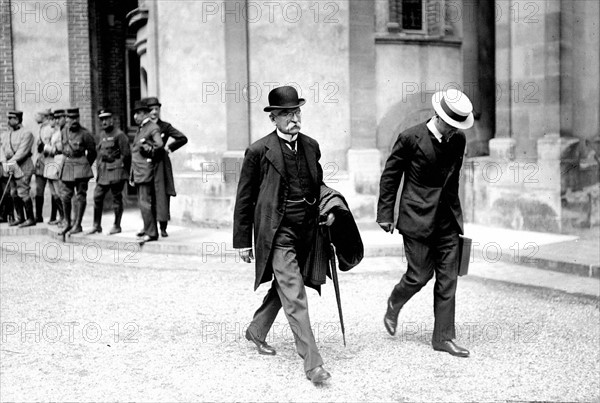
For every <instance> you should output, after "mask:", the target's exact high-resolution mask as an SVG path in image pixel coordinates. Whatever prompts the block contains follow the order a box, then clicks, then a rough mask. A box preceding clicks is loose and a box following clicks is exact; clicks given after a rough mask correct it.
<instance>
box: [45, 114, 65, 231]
mask: <svg viewBox="0 0 600 403" xmlns="http://www.w3.org/2000/svg"><path fill="white" fill-rule="evenodd" d="M66 124H67V111H66V110H65V109H57V110H55V111H54V130H55V131H54V134H53V135H52V139H51V140H50V147H46V146H45V147H44V152H47V153H48V154H49V156H50V157H52V158H53V163H50V164H47V165H46V167H45V174H44V176H46V178H48V180H50V182H51V185H52V186H53V187H54V189H55V191H56V195H57V203H56V210H55V209H54V207H52V210H51V211H50V221H48V225H58V228H64V226H65V224H66V222H65V215H64V211H63V204H62V194H63V186H64V184H63V182H62V181H61V180H60V175H61V172H62V167H63V163H64V158H65V157H64V155H63V154H62V130H63V129H64V127H65V125H66ZM57 212H58V214H59V216H60V219H57V218H56V213H57Z"/></svg>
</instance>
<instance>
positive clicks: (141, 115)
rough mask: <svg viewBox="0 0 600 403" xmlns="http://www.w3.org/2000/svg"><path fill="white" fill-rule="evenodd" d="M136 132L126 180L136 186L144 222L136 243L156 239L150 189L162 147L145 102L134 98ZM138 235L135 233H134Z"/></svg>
mask: <svg viewBox="0 0 600 403" xmlns="http://www.w3.org/2000/svg"><path fill="white" fill-rule="evenodd" d="M133 112H134V115H133V117H134V119H135V122H136V123H137V124H138V125H139V129H138V132H137V133H136V135H135V138H134V139H133V145H132V147H131V172H130V175H129V182H130V184H131V185H132V186H133V185H135V187H136V188H137V192H138V204H139V207H140V212H141V213H142V220H143V221H144V229H143V230H142V231H141V232H142V233H143V235H140V237H139V242H140V244H144V243H146V242H151V241H156V240H157V239H158V229H157V228H156V193H155V191H154V172H155V168H156V162H155V158H156V153H157V150H159V149H160V148H162V147H163V142H162V139H161V138H160V129H159V127H158V125H157V124H156V123H154V122H152V120H151V119H150V108H148V105H146V103H145V102H142V101H136V103H135V107H134V109H133ZM138 235H139V234H138Z"/></svg>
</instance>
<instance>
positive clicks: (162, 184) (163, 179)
mask: <svg viewBox="0 0 600 403" xmlns="http://www.w3.org/2000/svg"><path fill="white" fill-rule="evenodd" d="M156 124H157V125H158V127H159V129H160V137H161V139H162V142H163V144H164V148H168V149H169V151H170V152H174V151H176V150H178V149H179V148H181V147H183V146H184V145H185V144H186V143H187V142H188V139H187V137H186V136H185V134H183V133H181V132H180V131H179V130H177V129H176V128H174V127H173V126H172V125H171V124H170V123H169V122H164V121H162V120H160V119H158V121H157V122H156ZM170 138H172V139H173V141H172V142H171V143H170V144H167V142H168V141H169V139H170ZM164 148H163V149H160V150H157V153H156V158H155V161H156V164H155V167H154V189H155V194H156V219H157V220H158V221H169V219H170V218H171V217H170V214H169V197H171V196H176V195H177V192H176V191H175V179H174V178H173V167H172V165H171V159H170V158H169V154H168V153H167V152H166V151H165V149H164Z"/></svg>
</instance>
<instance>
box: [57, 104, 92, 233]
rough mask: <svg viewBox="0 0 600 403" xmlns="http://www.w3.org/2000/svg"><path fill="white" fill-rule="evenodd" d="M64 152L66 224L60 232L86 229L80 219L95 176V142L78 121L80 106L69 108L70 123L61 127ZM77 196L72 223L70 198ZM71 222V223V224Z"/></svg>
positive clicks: (63, 196)
mask: <svg viewBox="0 0 600 403" xmlns="http://www.w3.org/2000/svg"><path fill="white" fill-rule="evenodd" d="M61 143H62V153H63V154H64V156H65V160H64V165H63V168H62V173H61V180H62V181H63V184H64V186H63V194H62V203H63V210H64V215H65V221H66V224H65V227H64V228H63V229H62V230H61V232H60V235H71V234H78V233H80V232H82V231H83V229H82V228H81V220H82V219H83V214H84V213H85V207H86V199H87V190H88V182H89V180H90V179H91V178H93V177H94V174H93V172H92V164H93V163H94V160H95V159H96V142H95V141H94V137H93V136H92V135H91V133H90V132H89V130H88V129H86V128H85V127H83V126H81V124H80V123H79V108H71V109H67V124H66V126H65V127H64V129H63V131H62V140H61ZM73 195H75V197H76V204H75V206H76V209H75V212H76V213H75V222H74V223H71V199H72V198H73ZM71 224H72V225H71Z"/></svg>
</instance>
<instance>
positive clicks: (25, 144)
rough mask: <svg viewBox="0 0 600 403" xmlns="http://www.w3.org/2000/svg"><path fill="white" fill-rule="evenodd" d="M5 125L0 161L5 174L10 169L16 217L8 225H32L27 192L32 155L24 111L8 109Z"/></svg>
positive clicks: (32, 218) (30, 137) (7, 174)
mask: <svg viewBox="0 0 600 403" xmlns="http://www.w3.org/2000/svg"><path fill="white" fill-rule="evenodd" d="M8 126H9V130H8V132H6V133H4V134H3V136H2V147H1V148H0V162H1V163H2V165H3V167H2V168H3V171H4V175H5V176H10V174H11V173H12V178H11V179H10V183H9V186H10V195H11V197H12V199H13V204H14V209H15V213H16V216H17V218H16V220H15V221H13V222H12V223H11V224H10V226H16V225H18V226H19V228H23V227H30V226H33V225H35V218H34V216H33V203H32V201H31V196H30V195H29V191H30V189H31V188H30V185H29V184H30V182H31V177H32V176H33V171H34V166H33V160H32V159H31V148H32V147H33V134H32V133H31V131H29V130H27V129H25V128H24V127H23V112H20V111H10V112H8ZM23 210H25V211H23ZM25 217H27V219H25Z"/></svg>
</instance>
